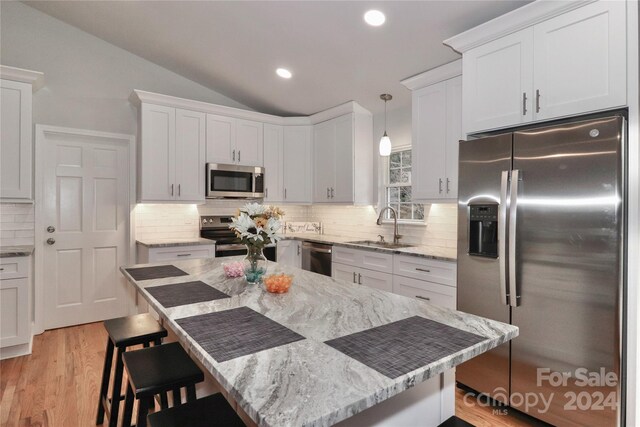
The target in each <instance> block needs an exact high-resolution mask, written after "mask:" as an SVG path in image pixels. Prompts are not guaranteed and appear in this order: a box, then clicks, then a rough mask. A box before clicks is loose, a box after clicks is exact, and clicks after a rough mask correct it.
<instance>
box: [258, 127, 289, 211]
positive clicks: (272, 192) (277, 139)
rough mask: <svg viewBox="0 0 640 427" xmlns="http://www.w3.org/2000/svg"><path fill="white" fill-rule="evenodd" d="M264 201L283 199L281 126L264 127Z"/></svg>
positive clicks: (270, 201) (279, 200)
mask: <svg viewBox="0 0 640 427" xmlns="http://www.w3.org/2000/svg"><path fill="white" fill-rule="evenodd" d="M263 143H264V156H263V157H264V193H265V194H264V201H265V202H269V203H274V202H281V201H282V199H283V188H284V182H283V167H284V165H283V163H282V161H283V159H282V156H283V130H282V126H277V125H270V124H265V125H264V140H263Z"/></svg>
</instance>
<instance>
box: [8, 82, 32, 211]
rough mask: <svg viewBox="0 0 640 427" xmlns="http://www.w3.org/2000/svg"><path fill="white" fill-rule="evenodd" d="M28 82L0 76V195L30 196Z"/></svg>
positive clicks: (29, 95) (29, 91) (30, 164)
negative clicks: (4, 78) (0, 78)
mask: <svg viewBox="0 0 640 427" xmlns="http://www.w3.org/2000/svg"><path fill="white" fill-rule="evenodd" d="M31 90H32V89H31V85H30V84H28V83H19V82H14V81H10V80H0V91H1V92H0V102H1V105H0V123H1V126H0V135H1V136H0V138H1V139H0V163H1V164H0V197H2V198H15V199H31V174H32V169H33V167H32V158H31V151H32V148H31V147H32V142H31Z"/></svg>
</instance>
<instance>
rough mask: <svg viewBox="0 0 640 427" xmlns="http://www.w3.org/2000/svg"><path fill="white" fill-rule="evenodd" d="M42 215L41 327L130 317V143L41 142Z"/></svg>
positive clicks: (64, 138) (63, 137)
mask: <svg viewBox="0 0 640 427" xmlns="http://www.w3.org/2000/svg"><path fill="white" fill-rule="evenodd" d="M43 144H45V146H44V151H43V152H44V160H43V163H44V171H43V194H44V200H43V201H42V203H43V207H42V213H43V220H44V227H45V228H46V227H49V226H52V227H54V228H55V231H53V232H45V233H44V237H45V239H52V240H51V241H50V244H48V243H47V242H46V241H43V242H38V244H39V245H42V246H39V247H38V248H37V249H36V250H40V248H41V249H42V250H43V271H44V274H45V276H44V277H45V278H44V285H43V287H44V319H45V320H44V325H45V328H46V329H52V328H58V327H63V326H69V325H76V324H81V323H88V322H95V321H99V320H103V319H108V318H113V317H119V316H125V315H126V314H127V313H128V308H127V306H128V304H127V292H126V286H127V285H126V282H125V280H124V277H123V276H122V274H120V272H119V270H118V268H119V267H120V266H121V265H126V264H127V253H128V228H129V156H128V153H129V151H128V146H127V144H125V143H123V144H122V145H120V144H118V143H116V142H109V141H105V138H103V137H90V136H84V135H77V134H76V135H68V134H59V136H56V137H55V138H54V137H52V136H48V137H46V140H44V141H43Z"/></svg>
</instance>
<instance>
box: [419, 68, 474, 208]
mask: <svg viewBox="0 0 640 427" xmlns="http://www.w3.org/2000/svg"><path fill="white" fill-rule="evenodd" d="M446 86H447V139H446V142H445V160H446V161H445V165H446V177H447V178H446V183H445V184H446V185H445V192H446V198H447V199H457V198H458V145H459V144H460V140H461V139H463V135H462V77H456V78H453V79H450V80H447V81H446ZM414 165H415V163H414ZM414 168H415V166H414Z"/></svg>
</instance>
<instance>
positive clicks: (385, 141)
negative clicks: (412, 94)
mask: <svg viewBox="0 0 640 427" xmlns="http://www.w3.org/2000/svg"><path fill="white" fill-rule="evenodd" d="M392 98H393V97H392V96H391V95H389V94H388V93H383V94H382V95H380V99H382V100H383V101H384V135H382V138H380V147H379V148H380V155H381V156H385V157H386V156H390V155H391V139H389V137H388V136H387V101H391V99H392Z"/></svg>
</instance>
